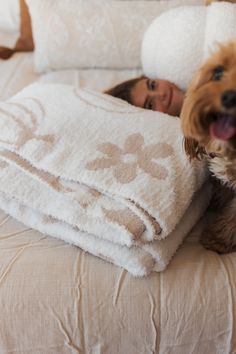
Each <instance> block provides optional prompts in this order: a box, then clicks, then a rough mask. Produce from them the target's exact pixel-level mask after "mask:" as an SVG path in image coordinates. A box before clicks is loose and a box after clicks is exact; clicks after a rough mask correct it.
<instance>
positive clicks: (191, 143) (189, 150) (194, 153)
mask: <svg viewBox="0 0 236 354" xmlns="http://www.w3.org/2000/svg"><path fill="white" fill-rule="evenodd" d="M183 145H184V150H185V152H186V154H187V156H188V157H189V159H190V161H191V160H193V159H198V160H202V159H203V157H204V156H205V155H207V152H206V150H205V149H204V147H202V146H200V145H199V143H198V142H197V140H195V139H193V138H187V137H185V138H184V141H183Z"/></svg>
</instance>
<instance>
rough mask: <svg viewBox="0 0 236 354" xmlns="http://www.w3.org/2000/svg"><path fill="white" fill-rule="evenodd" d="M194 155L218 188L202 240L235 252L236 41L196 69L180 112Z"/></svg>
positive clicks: (186, 143) (187, 143) (190, 153)
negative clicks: (210, 217) (204, 165)
mask: <svg viewBox="0 0 236 354" xmlns="http://www.w3.org/2000/svg"><path fill="white" fill-rule="evenodd" d="M181 125H182V130H183V133H184V136H185V139H184V147H185V151H186V153H187V155H188V156H189V158H190V159H194V158H197V159H206V160H207V162H208V163H209V167H210V171H211V172H212V174H213V176H214V177H213V178H216V180H215V181H214V186H215V187H216V188H215V191H214V198H213V202H212V205H211V210H212V211H215V212H216V216H215V219H214V221H213V222H211V223H210V224H209V225H208V228H207V230H206V231H205V232H204V233H203V234H202V237H201V240H200V241H201V243H202V244H203V245H204V246H205V247H206V248H207V249H211V250H214V251H216V252H218V253H220V254H223V253H229V252H234V251H236V42H233V41H231V42H228V43H226V44H220V45H219V47H218V49H217V51H216V52H214V53H213V54H212V55H211V57H210V58H209V59H208V60H207V61H206V62H205V63H204V64H203V65H202V67H201V68H200V69H199V70H198V72H197V73H196V75H195V77H194V78H193V81H192V83H191V84H190V86H189V88H188V90H187V92H186V96H185V99H184V103H183V108H182V111H181Z"/></svg>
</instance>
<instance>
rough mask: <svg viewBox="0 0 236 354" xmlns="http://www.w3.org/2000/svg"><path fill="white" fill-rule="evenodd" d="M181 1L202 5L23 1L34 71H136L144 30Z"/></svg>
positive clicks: (101, 0)
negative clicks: (28, 19) (30, 30)
mask: <svg viewBox="0 0 236 354" xmlns="http://www.w3.org/2000/svg"><path fill="white" fill-rule="evenodd" d="M183 2H184V3H187V4H189V3H199V2H202V0H172V1H166V0H164V1H145V0H139V1H133V0H130V1H107V0H105V1H104V0H89V1H88V0H64V1H62V0H27V4H28V6H29V9H30V13H31V19H32V26H33V35H34V42H35V68H36V71H38V72H43V71H49V70H60V69H69V68H91V67H92V68H95V67H96V68H112V69H115V68H117V69H121V68H135V67H140V66H141V60H140V51H141V42H142V37H143V33H144V32H145V30H146V28H147V27H148V25H149V24H150V22H151V21H152V20H153V19H154V18H155V17H156V16H158V15H159V14H160V13H162V12H163V11H165V10H168V9H170V8H173V7H176V6H180V5H182V4H183Z"/></svg>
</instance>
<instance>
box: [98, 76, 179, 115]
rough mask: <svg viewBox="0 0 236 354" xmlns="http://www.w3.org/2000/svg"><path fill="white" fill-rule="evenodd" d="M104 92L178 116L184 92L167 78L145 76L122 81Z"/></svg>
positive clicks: (131, 102)
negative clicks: (157, 78)
mask: <svg viewBox="0 0 236 354" xmlns="http://www.w3.org/2000/svg"><path fill="white" fill-rule="evenodd" d="M105 93H107V94H108V95H111V96H114V97H118V98H121V99H122V100H125V101H127V102H128V103H130V104H132V105H134V106H137V107H141V108H146V109H151V110H153V111H159V112H163V113H167V114H169V115H171V116H178V117H179V115H180V111H181V108H182V104H183V100H184V92H183V91H181V90H180V88H179V87H177V86H176V85H175V84H174V83H172V82H170V81H167V80H152V79H148V78H147V77H146V76H140V77H137V78H135V79H131V80H128V81H125V82H122V83H120V84H118V85H116V86H114V87H112V88H111V89H109V90H108V91H106V92H105Z"/></svg>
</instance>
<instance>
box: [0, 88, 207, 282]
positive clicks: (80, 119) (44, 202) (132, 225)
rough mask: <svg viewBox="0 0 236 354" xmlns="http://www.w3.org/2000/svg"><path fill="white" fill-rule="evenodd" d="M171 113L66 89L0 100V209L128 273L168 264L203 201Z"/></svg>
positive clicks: (199, 172)
mask: <svg viewBox="0 0 236 354" xmlns="http://www.w3.org/2000/svg"><path fill="white" fill-rule="evenodd" d="M207 176H208V173H207V172H206V168H205V166H204V164H202V163H199V162H196V163H195V164H190V163H189V161H188V159H187V157H186V156H185V153H184V151H183V148H182V133H181V130H180V122H179V119H178V118H175V117H170V116H168V115H166V114H163V113H158V112H152V111H147V110H143V109H140V108H137V107H133V106H131V105H129V104H127V103H126V102H123V101H121V100H117V99H114V98H112V97H110V96H107V95H105V94H100V93H97V92H93V91H90V90H86V89H81V90H76V89H74V88H73V87H71V86H67V85H54V84H39V83H38V84H37V83H36V84H33V85H31V86H29V87H27V88H25V89H24V90H23V91H21V92H20V93H18V94H17V95H16V96H14V97H13V98H11V99H10V100H9V101H7V102H2V103H0V181H1V183H0V207H1V208H3V209H4V210H5V211H6V212H8V213H10V214H11V215H12V216H14V217H15V218H17V219H18V220H20V221H21V222H23V223H25V224H26V225H29V226H30V227H32V228H35V229H37V230H39V231H41V232H43V233H46V234H48V235H51V236H54V237H58V238H60V239H63V240H65V241H67V242H70V243H73V244H75V245H77V246H79V247H81V248H82V249H84V250H85V251H88V252H90V253H92V254H94V255H96V256H98V257H101V258H103V259H106V260H108V261H110V262H112V263H114V264H116V265H119V266H121V267H123V268H125V269H127V270H128V271H129V272H131V273H132V274H133V275H135V276H143V275H147V274H149V273H150V272H151V271H153V270H156V271H160V270H163V269H165V267H166V266H167V264H168V263H169V261H170V259H171V257H172V256H173V254H174V253H175V251H176V250H177V248H178V246H179V245H180V244H181V243H182V241H183V239H184V237H185V236H186V235H187V233H188V232H189V230H190V229H191V228H192V227H193V225H194V224H195V223H196V222H197V220H198V219H199V218H200V217H201V216H202V214H203V213H204V211H205V208H206V206H207V204H208V201H209V197H210V190H209V186H208V184H207V183H205V182H206V179H207Z"/></svg>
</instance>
